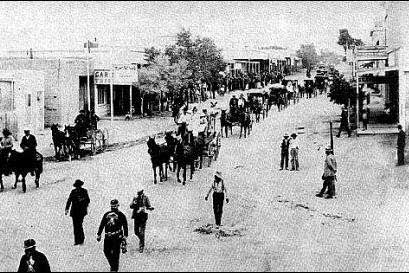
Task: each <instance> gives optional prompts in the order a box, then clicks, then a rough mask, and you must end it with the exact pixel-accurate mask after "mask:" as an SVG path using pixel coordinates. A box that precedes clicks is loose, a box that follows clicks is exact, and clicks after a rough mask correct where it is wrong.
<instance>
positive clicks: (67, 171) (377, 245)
mask: <svg viewBox="0 0 409 273" xmlns="http://www.w3.org/2000/svg"><path fill="white" fill-rule="evenodd" d="M339 110H340V108H339V107H338V106H335V105H332V104H331V103H329V102H328V100H327V98H325V97H324V96H321V97H318V98H315V99H311V100H302V101H301V102H300V103H299V104H297V105H291V107H290V108H288V109H286V110H285V111H283V112H280V113H277V112H275V111H274V112H273V114H270V115H269V118H268V119H266V120H264V121H262V122H261V123H260V124H257V125H256V126H255V127H254V131H253V132H252V135H251V136H250V137H249V138H247V139H241V140H239V139H238V128H237V127H236V128H234V129H235V135H234V136H233V137H231V138H229V139H223V140H222V148H221V153H220V157H219V160H218V161H217V162H215V163H214V164H213V165H212V167H211V168H205V169H203V170H200V171H198V172H197V173H196V174H195V176H194V179H193V181H191V182H188V183H187V184H186V186H182V185H181V184H179V183H177V182H176V179H175V175H174V174H173V173H171V174H170V179H169V181H167V182H163V183H160V184H158V185H153V182H152V180H153V177H152V171H151V168H150V160H149V156H148V154H147V147H146V145H138V146H134V147H130V148H125V149H122V150H117V151H113V152H108V153H104V154H101V155H98V156H95V157H92V158H87V159H85V160H81V161H73V162H71V163H69V162H64V163H48V164H46V166H45V173H44V175H43V177H42V182H41V186H40V189H38V190H36V189H35V188H34V183H33V179H32V178H30V179H29V186H28V191H27V193H26V194H23V193H22V191H21V185H19V188H18V190H11V183H12V180H11V178H7V179H6V183H5V185H6V191H5V192H4V193H2V194H1V197H0V198H1V200H2V210H1V211H0V218H1V219H2V221H1V222H0V240H1V242H2V245H1V246H0V256H1V257H2V263H1V264H0V270H1V271H14V270H16V269H17V267H18V262H19V259H20V256H21V254H22V253H23V249H22V244H23V241H24V240H25V239H27V238H29V237H32V238H34V239H35V240H36V241H37V244H38V249H39V250H40V251H42V252H43V253H45V254H46V255H47V256H48V258H49V260H50V263H51V268H52V270H54V271H107V270H109V266H108V263H107V261H106V260H105V257H104V255H103V251H102V249H103V243H102V242H100V243H98V242H97V241H96V240H95V237H96V232H97V228H98V224H99V221H100V219H101V217H102V214H103V213H104V212H105V211H106V210H108V209H109V201H110V200H111V199H112V198H117V199H119V201H120V204H121V206H120V209H121V210H122V211H123V212H124V213H125V214H126V215H127V216H128V221H129V225H130V236H129V239H128V246H129V252H128V253H127V254H125V255H122V256H121V262H120V263H121V265H120V270H121V271H165V270H166V271H239V270H244V271H290V270H291V271H293V270H296V271H304V270H306V271H347V270H351V271H362V270H364V271H370V270H375V271H381V270H385V271H393V270H399V271H406V270H409V263H408V262H407V259H406V257H407V256H408V254H409V244H408V240H409V232H408V230H407V226H408V221H409V213H407V211H409V210H408V209H409V202H408V201H409V194H408V189H409V187H408V183H407V180H406V177H407V174H408V170H407V167H399V168H398V167H395V166H394V165H395V145H394V144H395V141H396V140H395V139H394V138H390V137H384V136H375V137H373V136H370V137H359V138H355V137H353V138H347V137H346V136H345V134H344V135H343V137H341V138H340V139H337V138H335V139H334V146H335V155H336V158H337V160H338V165H339V173H338V182H337V184H336V189H337V198H336V199H334V200H326V199H321V198H317V197H315V193H316V192H317V191H318V190H319V189H320V187H321V184H322V182H321V179H320V178H321V174H322V169H323V160H324V151H323V147H325V145H326V144H328V143H329V138H328V135H329V134H328V128H329V125H328V121H329V120H331V119H333V120H335V119H337V115H338V114H339ZM270 113H271V112H270ZM302 126H304V127H305V128H306V129H305V131H306V134H303V135H300V142H301V152H300V165H301V167H300V171H299V172H289V171H279V170H278V169H279V145H280V141H281V138H282V135H283V133H285V132H289V133H291V132H293V131H294V130H295V129H296V127H302ZM215 169H220V170H222V171H223V173H224V176H225V178H226V186H227V187H228V191H229V197H230V200H231V201H230V203H229V204H225V207H224V215H223V221H222V222H223V224H224V227H223V230H224V231H225V233H226V234H233V235H234V236H227V237H224V236H219V235H223V234H220V232H219V233H216V234H213V233H211V234H202V233H199V232H195V231H194V230H195V229H196V228H199V227H201V226H204V225H207V224H212V223H213V222H214V220H213V215H212V202H211V198H210V199H209V201H207V202H206V201H205V200H204V196H205V194H206V192H207V190H208V187H209V186H210V183H211V180H212V173H213V172H214V170H215ZM76 178H81V179H83V180H84V181H85V182H86V183H85V186H84V187H85V188H87V189H88V190H89V193H90V197H91V205H90V209H89V215H88V216H87V217H86V218H85V222H84V226H85V233H86V242H85V245H84V246H80V247H78V246H73V235H72V222H71V219H70V217H68V216H65V215H64V207H65V202H66V198H67V197H68V195H69V192H70V190H71V189H72V187H71V186H72V183H73V182H74V180H75V179H76ZM138 185H143V186H144V187H145V192H146V194H147V195H148V196H149V197H150V199H151V203H152V205H153V206H154V207H155V210H154V211H153V212H152V213H151V214H150V216H149V220H148V227H147V232H146V237H147V240H146V251H145V253H143V254H140V253H139V252H138V251H137V250H138V240H137V239H136V237H135V236H134V235H132V234H133V223H132V222H131V221H130V220H131V219H130V214H131V210H130V209H129V203H130V202H131V200H132V197H133V196H134V195H135V194H136V192H135V191H136V188H137V187H138Z"/></svg>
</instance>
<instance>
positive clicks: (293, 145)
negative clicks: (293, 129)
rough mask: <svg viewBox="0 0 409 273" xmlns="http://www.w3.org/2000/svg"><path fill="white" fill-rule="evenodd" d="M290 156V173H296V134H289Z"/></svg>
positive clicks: (297, 148)
mask: <svg viewBox="0 0 409 273" xmlns="http://www.w3.org/2000/svg"><path fill="white" fill-rule="evenodd" d="M289 148H290V155H291V170H290V171H298V168H299V163H298V150H299V147H298V139H297V134H296V133H293V134H291V139H290V147H289Z"/></svg>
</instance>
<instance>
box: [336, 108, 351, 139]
mask: <svg viewBox="0 0 409 273" xmlns="http://www.w3.org/2000/svg"><path fill="white" fill-rule="evenodd" d="M342 130H345V131H347V132H348V137H350V136H351V130H350V129H349V124H348V110H347V108H346V107H345V106H342V113H341V125H340V126H339V131H338V135H337V137H340V136H341V132H342Z"/></svg>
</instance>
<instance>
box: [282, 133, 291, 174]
mask: <svg viewBox="0 0 409 273" xmlns="http://www.w3.org/2000/svg"><path fill="white" fill-rule="evenodd" d="M289 146H290V139H289V138H288V134H287V133H286V134H285V135H284V138H283V141H282V142H281V162H280V171H282V170H283V168H284V167H285V169H286V170H288V150H289Z"/></svg>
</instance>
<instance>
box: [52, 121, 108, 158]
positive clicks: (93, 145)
mask: <svg viewBox="0 0 409 273" xmlns="http://www.w3.org/2000/svg"><path fill="white" fill-rule="evenodd" d="M51 131H52V135H53V144H54V149H55V156H56V158H58V159H60V158H62V157H67V158H68V160H71V159H72V157H77V158H79V157H80V155H81V154H83V153H84V152H86V151H88V152H89V153H91V154H92V155H95V154H97V153H100V152H103V151H105V149H106V148H107V146H108V130H107V129H106V128H104V129H95V128H86V130H85V131H84V130H80V129H79V128H78V127H76V126H67V125H66V126H65V127H64V131H59V130H58V125H57V124H53V125H52V126H51Z"/></svg>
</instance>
